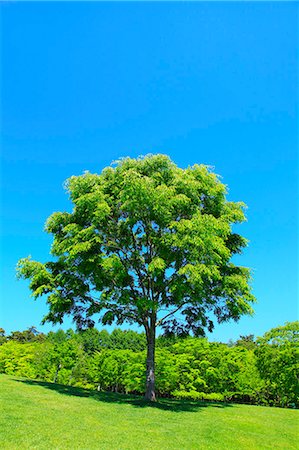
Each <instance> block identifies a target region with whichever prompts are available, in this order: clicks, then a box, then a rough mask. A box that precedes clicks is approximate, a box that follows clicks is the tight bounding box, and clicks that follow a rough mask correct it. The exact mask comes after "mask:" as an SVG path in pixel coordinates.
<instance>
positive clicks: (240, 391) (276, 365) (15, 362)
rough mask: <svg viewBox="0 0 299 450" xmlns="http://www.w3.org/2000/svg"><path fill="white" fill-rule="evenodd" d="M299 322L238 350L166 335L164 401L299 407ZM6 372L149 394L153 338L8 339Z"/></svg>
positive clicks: (1, 354) (0, 360)
mask: <svg viewBox="0 0 299 450" xmlns="http://www.w3.org/2000/svg"><path fill="white" fill-rule="evenodd" d="M298 340H299V322H292V323H287V324H286V325H285V326H282V327H278V328H275V329H272V330H270V331H269V332H267V333H266V334H265V335H264V336H263V337H261V338H258V339H257V340H254V338H253V336H252V335H250V336H243V337H241V338H240V339H239V340H238V341H237V342H235V343H230V344H223V343H215V342H208V340H207V339H206V338H196V337H189V338H179V337H176V336H172V337H168V338H167V337H164V336H161V337H159V338H158V340H157V367H156V377H157V393H158V395H159V396H160V397H169V396H170V397H176V398H180V399H185V398H188V399H194V400H217V401H223V400H225V401H234V402H236V401H237V402H245V403H255V404H265V405H276V406H293V407H294V406H297V407H298V406H299V402H298V396H299V395H298V394H299V391H298V369H299V362H298V361H299V359H298V357H299V348H298ZM0 342H1V343H2V345H1V346H0V372H1V373H6V374H9V375H15V376H20V377H27V378H31V379H40V380H44V381H51V382H57V383H61V384H67V385H72V386H78V387H86V388H91V389H98V390H104V391H113V392H124V393H137V394H139V393H140V394H142V393H143V391H144V385H145V371H144V361H145V358H146V350H145V349H146V338H145V335H144V334H143V333H141V334H139V333H137V332H134V331H122V330H120V329H115V330H114V331H113V332H112V333H111V334H109V333H108V332H107V331H105V330H102V331H98V330H96V329H89V330H86V331H83V332H77V333H75V332H74V331H73V330H68V331H67V332H64V331H62V330H59V331H58V332H55V333H54V332H50V333H48V334H47V335H43V334H41V333H38V332H37V331H36V330H35V329H34V328H31V329H29V330H26V331H24V332H13V333H12V334H11V335H10V336H8V337H6V336H5V334H4V330H2V332H1V341H0Z"/></svg>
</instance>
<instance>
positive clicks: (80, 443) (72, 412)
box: [0, 375, 299, 450]
mask: <svg viewBox="0 0 299 450" xmlns="http://www.w3.org/2000/svg"><path fill="white" fill-rule="evenodd" d="M0 383H1V384H0V385H1V400H2V405H3V407H2V414H1V424H0V430H1V431H0V432H1V441H0V448H3V449H20V448H21V449H113V450H114V449H122V450H127V449H128V450H130V449H152V450H156V449H157V450H160V449H161V450H163V449H217V450H218V449H227V450H228V449H229V450H234V449H236V450H237V449H250V450H251V449H259V450H260V449H285V450H292V449H297V443H298V440H297V439H298V419H299V412H298V411H296V410H286V409H279V408H267V407H261V406H247V405H229V406H228V405H225V404H217V403H201V402H189V401H179V400H172V399H162V400H160V401H159V402H157V403H154V404H148V403H147V402H145V401H144V400H143V399H142V398H140V397H135V396H129V395H121V394H112V393H111V394H110V393H98V392H94V391H90V390H87V389H82V388H74V387H70V386H63V385H59V384H54V383H46V382H42V381H32V380H17V379H14V378H11V377H8V376H6V375H1V376H0ZM3 413H4V414H3Z"/></svg>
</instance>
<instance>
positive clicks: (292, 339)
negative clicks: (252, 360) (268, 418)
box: [255, 321, 299, 406]
mask: <svg viewBox="0 0 299 450" xmlns="http://www.w3.org/2000/svg"><path fill="white" fill-rule="evenodd" d="M298 343H299V321H295V322H287V323H286V324H285V325H283V326H279V327H277V328H272V329H271V330H270V331H267V332H266V333H265V334H264V336H262V337H260V338H258V339H257V347H256V349H255V354H256V356H257V368H258V370H259V372H260V375H261V377H262V379H264V380H265V382H266V385H267V388H268V390H269V392H270V396H271V397H272V400H273V401H274V403H275V404H279V405H281V406H285V405H290V404H291V403H293V404H294V405H296V406H298V405H299V400H298V399H299V379H298V373H299V346H298Z"/></svg>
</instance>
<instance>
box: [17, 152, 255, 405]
mask: <svg viewBox="0 0 299 450" xmlns="http://www.w3.org/2000/svg"><path fill="white" fill-rule="evenodd" d="M66 189H67V191H68V193H69V196H70V199H71V201H72V202H73V205H74V208H73V211H72V212H71V213H69V212H55V213H54V214H52V215H51V216H50V218H49V219H48V221H47V223H46V231H47V232H49V233H52V234H53V237H54V240H53V245H52V248H51V253H52V255H53V257H54V258H53V260H51V261H49V262H46V263H40V262H36V261H32V260H31V259H30V258H26V259H22V260H20V261H19V264H18V274H19V276H20V277H22V278H25V279H30V280H31V283H30V288H31V290H32V292H33V296H34V297H36V298H37V297H39V296H42V295H47V303H48V306H49V312H48V314H47V315H46V316H45V317H44V319H43V320H44V322H45V321H49V322H52V323H57V322H59V323H61V322H62V320H63V317H64V315H66V314H68V315H71V316H72V317H73V319H74V321H75V323H76V324H77V326H78V327H79V328H82V327H86V326H93V324H94V321H95V320H99V321H101V322H102V323H103V324H111V323H112V322H114V321H116V323H117V324H122V323H123V322H125V321H126V322H128V323H130V324H133V323H134V324H138V325H140V326H142V327H144V329H145V333H146V339H147V361H146V380H147V381H146V398H147V399H150V400H154V399H155V339H156V329H157V327H162V329H163V330H164V331H165V332H171V333H174V332H175V333H178V334H188V333H190V332H191V333H194V334H195V335H203V334H204V331H205V329H208V330H210V331H211V330H212V329H213V326H214V325H213V322H214V320H215V319H216V320H217V321H218V322H224V321H227V320H229V319H234V320H238V319H239V318H240V316H241V315H243V314H250V313H251V312H252V308H251V306H250V305H251V303H252V302H253V301H254V297H253V295H252V294H251V291H250V286H249V279H250V272H249V269H247V268H245V267H241V266H237V265H235V264H234V263H233V262H231V258H232V257H233V255H235V254H237V253H241V251H242V249H243V248H244V247H245V246H246V244H247V241H246V239H244V238H243V237H242V236H240V235H239V234H237V233H235V232H234V231H233V229H232V226H233V224H235V223H240V222H243V221H244V220H245V216H244V207H245V205H244V204H243V203H240V202H230V201H227V199H226V193H227V190H226V186H225V185H224V184H223V183H221V181H220V180H219V178H218V177H217V175H215V174H214V173H213V172H212V171H211V170H210V168H209V167H207V166H204V165H194V166H192V167H188V168H186V169H181V168H179V167H177V166H176V165H175V164H174V163H173V162H172V161H171V160H170V159H169V157H168V156H165V155H148V156H145V157H140V158H137V159H131V158H124V159H122V160H120V161H118V162H117V163H116V164H114V165H113V166H111V167H107V168H105V169H104V170H103V171H102V173H101V174H100V175H98V174H91V173H89V172H86V173H84V174H83V175H81V176H73V177H71V178H70V179H69V180H68V181H67V182H66Z"/></svg>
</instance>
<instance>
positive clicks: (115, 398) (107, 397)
mask: <svg viewBox="0 0 299 450" xmlns="http://www.w3.org/2000/svg"><path fill="white" fill-rule="evenodd" d="M14 381H17V382H19V383H24V384H28V385H30V386H42V387H44V388H46V389H50V390H52V391H55V392H58V393H59V394H63V395H69V396H74V397H86V398H91V399H93V400H97V401H100V402H105V403H114V404H116V403H118V404H127V405H132V406H135V407H138V408H155V409H160V410H164V411H171V412H182V411H185V412H196V411H200V410H201V409H203V408H206V407H210V408H227V407H232V405H231V404H228V403H216V402H204V401H190V400H176V399H173V398H171V399H170V398H159V399H158V401H156V402H149V401H147V400H145V399H144V398H143V397H140V396H137V395H132V394H118V393H114V392H97V391H93V390H91V389H84V388H80V387H73V386H67V385H64V384H57V383H50V382H47V381H38V380H16V379H15V380H14Z"/></svg>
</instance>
